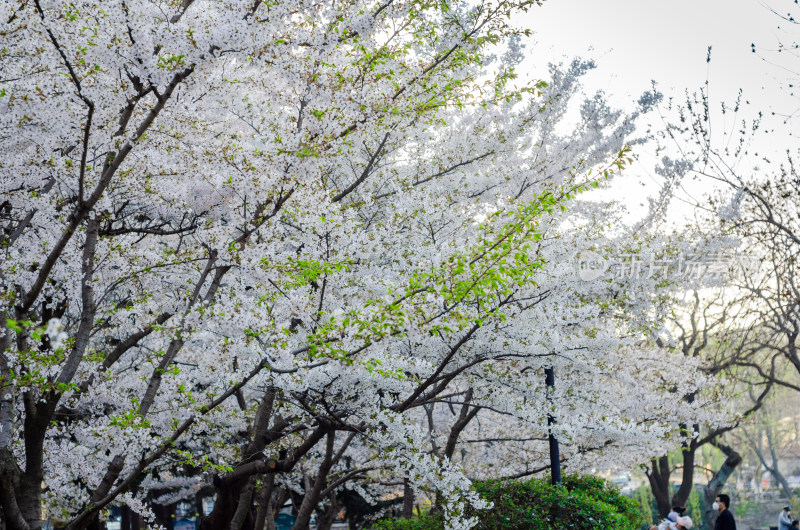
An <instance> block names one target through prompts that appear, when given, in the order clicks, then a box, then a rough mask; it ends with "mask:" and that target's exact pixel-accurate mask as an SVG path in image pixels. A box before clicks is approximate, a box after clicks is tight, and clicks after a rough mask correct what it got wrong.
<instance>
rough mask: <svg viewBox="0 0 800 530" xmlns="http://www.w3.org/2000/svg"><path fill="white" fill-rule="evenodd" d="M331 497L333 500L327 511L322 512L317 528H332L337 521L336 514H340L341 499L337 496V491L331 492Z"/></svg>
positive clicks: (324, 529) (326, 529)
mask: <svg viewBox="0 0 800 530" xmlns="http://www.w3.org/2000/svg"><path fill="white" fill-rule="evenodd" d="M329 498H330V500H331V502H330V504H329V505H328V508H327V509H326V510H325V513H323V514H321V517H320V518H319V524H318V525H317V530H330V529H331V527H332V526H333V523H335V522H336V516H337V515H338V514H339V499H338V498H337V497H336V492H333V493H331V496H330V497H329Z"/></svg>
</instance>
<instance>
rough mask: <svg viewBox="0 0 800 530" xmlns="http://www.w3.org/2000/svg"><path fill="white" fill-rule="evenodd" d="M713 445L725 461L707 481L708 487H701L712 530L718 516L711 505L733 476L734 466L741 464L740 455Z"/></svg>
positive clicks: (725, 447) (724, 447)
mask: <svg viewBox="0 0 800 530" xmlns="http://www.w3.org/2000/svg"><path fill="white" fill-rule="evenodd" d="M714 445H716V446H717V447H718V448H719V449H720V450H721V451H722V452H723V453H725V461H724V462H723V463H722V466H721V467H720V468H719V470H718V471H717V472H716V473H714V476H712V477H711V480H709V481H708V485H706V486H704V487H703V500H704V501H705V505H706V513H705V516H706V521H707V522H708V526H709V528H714V523H715V522H716V520H717V515H718V512H715V511H714V510H712V509H711V504H712V503H713V502H714V499H715V498H716V496H717V495H719V494H720V493H721V492H722V488H724V487H725V483H726V482H727V481H728V478H729V477H730V476H731V475H732V474H733V472H734V470H735V469H736V466H738V465H739V464H740V463H741V462H742V457H741V455H740V454H739V453H737V452H736V451H734V450H733V449H731V448H730V447H728V446H726V445H723V444H720V443H715V444H714Z"/></svg>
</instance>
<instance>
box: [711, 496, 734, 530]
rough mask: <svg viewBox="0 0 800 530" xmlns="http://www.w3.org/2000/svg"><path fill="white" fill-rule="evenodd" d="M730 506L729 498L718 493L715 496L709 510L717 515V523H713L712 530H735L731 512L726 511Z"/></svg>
mask: <svg viewBox="0 0 800 530" xmlns="http://www.w3.org/2000/svg"><path fill="white" fill-rule="evenodd" d="M730 505H731V498H730V497H728V496H727V495H725V494H724V493H720V494H719V495H717V498H716V499H714V504H712V505H711V509H712V510H716V511H717V512H718V513H719V515H718V516H717V522H716V523H714V530H736V521H735V520H734V518H733V514H732V513H731V511H730V510H729V509H728V507H729V506H730Z"/></svg>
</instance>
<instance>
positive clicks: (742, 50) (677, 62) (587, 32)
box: [521, 0, 800, 210]
mask: <svg viewBox="0 0 800 530" xmlns="http://www.w3.org/2000/svg"><path fill="white" fill-rule="evenodd" d="M770 7H772V8H774V9H775V10H776V11H778V12H782V13H784V12H787V11H789V10H792V9H793V10H794V11H795V13H797V12H800V10H798V9H797V6H796V5H794V1H793V0H671V1H669V2H665V1H663V0H546V1H545V2H544V5H543V6H542V7H536V8H533V9H531V11H530V12H529V13H528V15H527V20H526V21H525V22H524V23H525V24H526V25H527V26H528V27H530V28H531V29H532V30H533V31H534V32H535V35H534V38H533V40H534V42H529V43H527V49H526V55H529V56H530V59H527V60H526V61H525V63H523V65H521V66H522V67H523V68H524V69H526V70H527V71H528V72H532V73H533V74H534V75H535V76H540V75H541V76H544V75H546V69H545V68H546V65H547V63H549V62H566V61H568V60H570V59H571V58H573V57H575V56H582V57H588V58H593V59H595V60H596V61H597V64H598V68H597V69H596V70H595V71H594V72H593V73H592V74H590V75H589V76H588V77H587V79H586V82H585V85H586V86H587V88H588V89H590V90H592V91H594V90H597V89H602V90H604V91H605V92H606V94H607V95H608V96H609V98H610V100H611V102H612V104H614V105H615V106H618V107H628V106H629V105H630V104H631V102H633V101H635V100H636V99H638V96H639V95H640V94H641V93H642V92H644V91H646V90H648V89H649V88H650V82H651V80H655V81H656V82H657V83H658V86H659V88H660V90H661V91H662V92H663V93H664V95H665V97H669V96H674V97H675V98H676V99H681V98H682V97H683V96H684V92H685V90H686V89H689V90H690V91H695V90H697V89H699V88H700V87H701V86H703V84H704V83H705V81H706V78H708V80H709V83H710V95H711V101H712V108H716V109H718V108H719V104H720V102H721V101H727V102H729V103H730V102H732V101H733V100H734V99H735V98H736V95H737V93H738V91H739V89H740V88H741V89H742V90H743V91H744V99H745V100H749V101H750V103H751V105H750V108H749V110H750V111H751V115H752V116H755V114H756V112H757V111H758V110H763V111H764V113H765V114H766V115H767V116H768V117H770V118H771V116H770V114H771V112H773V111H774V112H777V113H780V114H790V113H792V112H795V111H796V110H797V109H798V107H800V102H798V100H797V99H795V98H793V97H791V96H790V95H789V92H790V90H791V89H790V88H788V86H787V85H788V83H795V82H796V81H794V80H793V79H792V78H793V77H795V78H796V77H798V76H794V75H793V74H792V73H790V72H789V71H788V70H786V69H784V68H782V67H781V65H778V64H774V62H776V61H780V60H781V59H785V61H783V63H782V64H783V65H787V66H792V65H796V66H797V67H796V68H795V70H796V71H800V58H798V57H797V56H792V57H788V56H787V55H788V52H782V54H780V55H779V54H777V53H774V52H772V51H770V50H776V49H777V47H778V43H779V41H780V40H781V39H782V40H783V41H784V42H791V40H792V37H796V36H797V35H800V26H793V25H792V24H790V23H788V22H785V21H783V20H781V19H780V18H779V17H778V16H776V15H775V14H774V13H772V12H771V11H770ZM779 26H780V29H779ZM751 43H755V44H756V46H757V49H758V51H759V52H761V53H759V54H755V53H752V52H751V48H750V45H751ZM708 46H712V54H711V63H710V64H707V63H706V52H707V49H708ZM762 56H763V57H766V58H767V59H769V60H770V61H773V64H770V63H768V62H766V61H765V60H764V59H762ZM782 121H783V118H780V119H774V123H775V125H769V127H773V126H776V127H779V128H783V127H785V126H784V125H783V124H782ZM798 126H800V112H798V117H796V118H795V119H794V120H792V121H791V122H790V124H789V127H790V128H792V129H795V136H796V135H797V132H798V131H797V129H798ZM763 141H764V143H763V145H761V146H759V149H760V150H761V151H762V152H767V151H770V150H773V151H774V152H783V151H784V150H785V149H786V148H787V147H789V146H791V145H792V144H794V143H795V142H794V141H793V139H792V138H789V130H788V129H787V130H785V132H782V133H781V134H775V135H769V136H767V135H765V136H764V140H763ZM640 155H641V156H642V158H641V162H640V163H639V164H637V167H636V168H634V171H635V172H637V173H639V175H640V176H641V178H642V180H645V181H646V180H650V181H651V182H653V179H655V178H657V177H655V176H654V175H653V173H652V167H653V165H654V164H655V160H654V158H652V157H650V158H648V154H647V153H640ZM639 189H640V190H641V193H637V194H635V195H636V196H637V198H638V197H639V196H641V197H642V198H643V197H644V196H646V195H647V193H652V192H654V191H655V189H656V186H655V183H653V185H652V186H645V187H644V188H639ZM626 202H628V203H629V204H630V202H629V201H626ZM642 202H644V199H642ZM630 206H631V209H632V210H634V209H636V206H637V205H635V204H630Z"/></svg>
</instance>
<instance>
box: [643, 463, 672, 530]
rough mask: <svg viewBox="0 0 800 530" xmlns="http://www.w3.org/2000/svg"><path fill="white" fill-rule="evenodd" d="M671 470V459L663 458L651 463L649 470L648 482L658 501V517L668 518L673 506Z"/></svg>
mask: <svg viewBox="0 0 800 530" xmlns="http://www.w3.org/2000/svg"><path fill="white" fill-rule="evenodd" d="M670 474H671V469H670V467H669V457H667V456H666V455H665V456H662V457H661V458H659V459H653V460H652V461H651V462H650V469H648V470H647V480H648V481H649V482H650V491H652V492H653V497H655V499H656V505H657V506H658V516H659V517H662V518H663V517H666V516H667V514H669V511H670V509H671V508H672V505H671V504H670V491H669V477H670Z"/></svg>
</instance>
